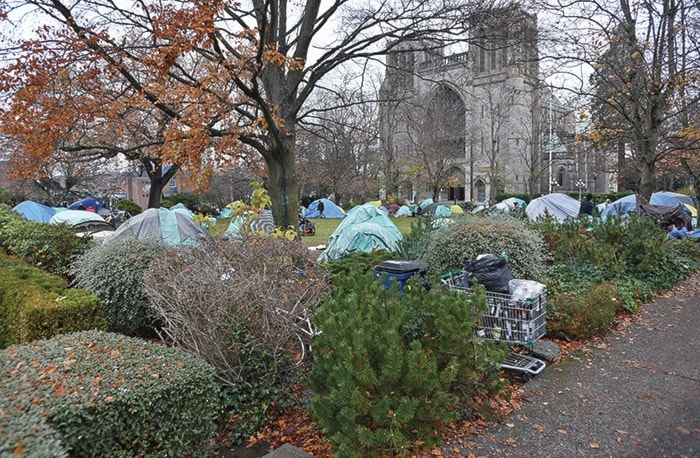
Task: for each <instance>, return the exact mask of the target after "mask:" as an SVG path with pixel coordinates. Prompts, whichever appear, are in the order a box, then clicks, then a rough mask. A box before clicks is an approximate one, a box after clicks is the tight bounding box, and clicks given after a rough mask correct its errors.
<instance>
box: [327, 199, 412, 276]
mask: <svg viewBox="0 0 700 458" xmlns="http://www.w3.org/2000/svg"><path fill="white" fill-rule="evenodd" d="M402 239H403V235H402V234H401V232H400V231H399V230H398V229H397V228H396V226H394V223H392V222H391V219H389V216H388V215H387V214H386V213H384V212H382V211H380V210H379V209H378V208H377V207H375V206H374V205H373V204H371V203H367V204H364V205H359V206H357V207H355V208H353V209H352V210H350V211H349V212H348V214H347V216H346V217H345V219H343V221H342V222H341V223H340V224H339V225H338V227H337V228H336V229H335V231H333V233H332V234H331V236H330V237H328V248H326V249H325V250H324V251H323V253H321V255H320V256H319V257H318V262H324V261H332V260H335V259H340V258H342V257H344V256H347V255H348V254H350V253H351V252H353V251H361V252H365V253H371V252H372V251H376V250H380V249H381V250H387V251H395V250H396V248H397V244H398V243H399V242H400V241H401V240H402Z"/></svg>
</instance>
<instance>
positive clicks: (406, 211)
mask: <svg viewBox="0 0 700 458" xmlns="http://www.w3.org/2000/svg"><path fill="white" fill-rule="evenodd" d="M394 216H396V217H401V216H413V213H411V209H410V208H409V207H408V206H406V205H402V206H401V207H399V209H398V210H396V212H394Z"/></svg>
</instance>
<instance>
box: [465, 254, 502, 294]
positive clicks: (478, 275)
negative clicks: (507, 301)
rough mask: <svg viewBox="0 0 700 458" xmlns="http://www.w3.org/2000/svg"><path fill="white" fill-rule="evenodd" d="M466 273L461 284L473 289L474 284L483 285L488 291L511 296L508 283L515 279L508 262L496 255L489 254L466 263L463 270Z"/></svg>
mask: <svg viewBox="0 0 700 458" xmlns="http://www.w3.org/2000/svg"><path fill="white" fill-rule="evenodd" d="M462 272H463V273H464V275H463V277H462V281H461V284H460V285H459V286H462V287H464V288H471V287H472V285H473V284H474V282H477V283H479V284H480V285H483V286H484V288H486V291H491V292H493V293H500V294H510V289H509V288H508V282H509V281H511V280H512V279H513V274H511V273H510V270H509V269H508V266H507V265H506V260H505V259H503V258H502V257H500V256H498V255H495V254H487V255H485V256H482V257H481V258H479V259H474V260H471V261H465V262H464V267H463V268H462Z"/></svg>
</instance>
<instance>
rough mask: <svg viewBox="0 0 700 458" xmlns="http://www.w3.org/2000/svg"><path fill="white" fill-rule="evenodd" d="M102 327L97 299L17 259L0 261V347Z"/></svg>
mask: <svg viewBox="0 0 700 458" xmlns="http://www.w3.org/2000/svg"><path fill="white" fill-rule="evenodd" d="M105 327H106V322H105V319H104V304H103V303H102V301H101V300H100V299H99V298H97V297H95V296H94V295H92V294H90V293H89V292H87V291H83V290H78V289H68V287H67V286H66V283H65V281H64V280H63V279H62V278H60V277H57V276H54V275H50V274H48V273H46V272H44V271H43V270H41V269H37V268H35V267H30V266H27V265H26V264H24V263H23V262H22V261H20V260H17V259H11V258H4V259H1V260H0V348H5V347H7V346H8V345H11V344H17V343H24V342H30V341H32V340H36V339H42V338H48V337H51V336H54V335H57V334H64V333H69V332H74V331H82V330H87V329H104V328H105Z"/></svg>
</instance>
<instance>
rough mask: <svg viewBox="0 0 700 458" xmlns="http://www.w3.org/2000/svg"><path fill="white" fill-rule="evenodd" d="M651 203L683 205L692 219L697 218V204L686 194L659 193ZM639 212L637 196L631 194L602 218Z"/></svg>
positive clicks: (618, 202) (607, 208)
mask: <svg viewBox="0 0 700 458" xmlns="http://www.w3.org/2000/svg"><path fill="white" fill-rule="evenodd" d="M649 203H650V204H652V205H662V206H675V205H678V204H681V205H683V207H684V208H685V209H686V210H687V211H686V213H687V214H689V215H690V216H691V217H695V218H697V204H696V202H695V201H694V200H693V198H692V197H691V196H688V195H686V194H680V193H676V192H670V191H659V192H655V193H653V194H652V195H651V199H649ZM636 211H637V196H636V195H634V194H631V195H629V196H625V197H623V198H621V199H618V200H616V201H615V202H613V203H611V204H610V205H608V206H607V207H605V208H604V209H603V211H602V212H601V217H603V218H606V217H608V216H623V215H626V214H628V213H634V212H636Z"/></svg>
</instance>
